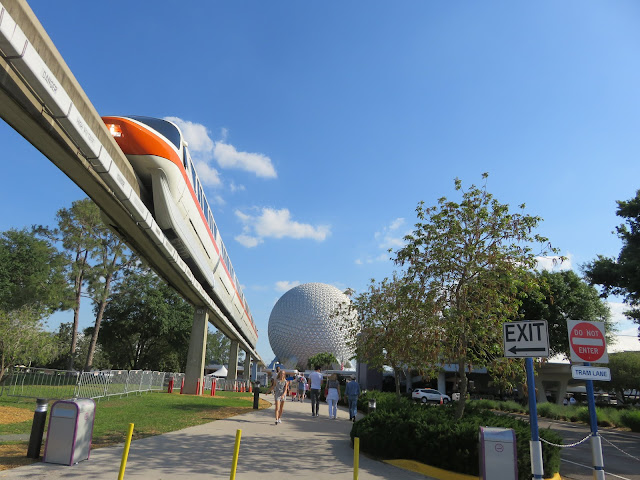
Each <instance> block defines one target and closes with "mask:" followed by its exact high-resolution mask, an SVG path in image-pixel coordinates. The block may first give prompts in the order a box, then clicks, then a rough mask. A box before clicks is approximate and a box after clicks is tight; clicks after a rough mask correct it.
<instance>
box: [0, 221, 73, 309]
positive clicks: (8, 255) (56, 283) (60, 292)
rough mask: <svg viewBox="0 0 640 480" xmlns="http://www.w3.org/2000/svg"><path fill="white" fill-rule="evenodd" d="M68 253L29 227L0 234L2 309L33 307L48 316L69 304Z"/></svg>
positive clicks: (0, 300) (0, 298)
mask: <svg viewBox="0 0 640 480" xmlns="http://www.w3.org/2000/svg"><path fill="white" fill-rule="evenodd" d="M64 264H65V259H64V256H63V255H61V254H60V253H59V252H58V251H57V250H56V248H55V247H54V246H53V245H52V244H51V242H49V241H48V240H46V239H40V238H38V237H37V236H36V235H35V233H34V232H28V231H27V230H25V229H23V230H8V231H6V232H2V233H1V234H0V310H2V311H4V312H5V313H8V312H11V311H13V310H19V309H21V308H23V307H29V309H30V311H31V312H32V313H33V314H34V315H36V316H37V317H38V318H44V317H45V316H48V315H50V314H51V313H53V312H54V311H56V310H59V309H62V308H65V307H66V305H67V304H66V303H65V301H67V300H68V294H69V291H68V289H67V288H66V282H65V277H64Z"/></svg>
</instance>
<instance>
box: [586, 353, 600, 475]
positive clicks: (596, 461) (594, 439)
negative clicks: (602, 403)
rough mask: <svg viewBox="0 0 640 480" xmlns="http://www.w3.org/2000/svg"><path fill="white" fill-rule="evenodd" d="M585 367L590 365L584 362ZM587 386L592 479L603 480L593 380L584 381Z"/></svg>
mask: <svg viewBox="0 0 640 480" xmlns="http://www.w3.org/2000/svg"><path fill="white" fill-rule="evenodd" d="M584 365H585V367H589V366H591V363H589V362H585V363H584ZM585 383H586V384H587V403H588V404H589V423H590V424H591V433H592V436H591V457H592V462H593V478H594V479H595V480H604V478H605V475H604V459H603V457H602V443H601V441H600V436H599V435H598V415H597V414H596V399H595V394H594V392H593V380H585Z"/></svg>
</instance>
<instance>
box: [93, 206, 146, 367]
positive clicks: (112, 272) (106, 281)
mask: <svg viewBox="0 0 640 480" xmlns="http://www.w3.org/2000/svg"><path fill="white" fill-rule="evenodd" d="M93 206H94V208H95V209H96V210H97V209H98V207H97V206H96V205H95V204H93ZM92 235H93V237H94V239H95V247H94V248H93V250H92V251H91V252H90V255H91V258H92V260H94V262H95V264H94V266H93V268H92V269H91V272H90V275H89V278H88V280H89V282H88V292H89V295H90V297H91V299H92V300H93V302H94V313H95V316H96V318H95V322H94V325H93V328H91V329H90V332H91V337H90V340H89V346H88V349H87V351H86V356H83V358H85V359H86V360H85V363H84V370H91V367H92V365H93V357H94V354H95V351H96V348H97V341H98V335H99V333H100V326H101V324H102V317H103V315H104V310H105V308H106V307H107V304H108V303H109V300H110V297H111V290H112V288H113V285H114V284H116V283H117V281H118V279H119V274H120V272H121V270H122V269H124V268H127V267H129V266H130V265H134V264H135V263H136V262H139V261H140V260H139V259H138V257H137V255H135V254H133V253H132V252H131V251H130V250H129V249H128V248H127V246H126V244H125V243H124V242H123V241H122V240H120V237H118V236H117V235H115V234H114V233H113V232H112V231H111V229H110V228H109V227H108V226H107V225H105V224H104V223H102V224H101V225H99V226H96V228H95V229H94V230H93V232H92Z"/></svg>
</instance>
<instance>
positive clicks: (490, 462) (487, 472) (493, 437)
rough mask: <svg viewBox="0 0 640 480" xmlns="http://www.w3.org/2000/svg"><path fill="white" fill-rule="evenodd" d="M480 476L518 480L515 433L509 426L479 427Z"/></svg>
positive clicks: (490, 479) (495, 479)
mask: <svg viewBox="0 0 640 480" xmlns="http://www.w3.org/2000/svg"><path fill="white" fill-rule="evenodd" d="M479 439H480V449H479V450H480V478H481V479H482V480H518V460H517V459H518V454H517V449H516V433H515V432H514V431H513V429H511V428H498V427H480V435H479Z"/></svg>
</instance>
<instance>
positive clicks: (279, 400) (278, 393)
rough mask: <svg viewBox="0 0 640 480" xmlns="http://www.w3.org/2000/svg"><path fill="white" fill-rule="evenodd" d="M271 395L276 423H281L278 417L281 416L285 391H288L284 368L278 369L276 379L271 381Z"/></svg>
mask: <svg viewBox="0 0 640 480" xmlns="http://www.w3.org/2000/svg"><path fill="white" fill-rule="evenodd" d="M272 391H273V396H274V398H275V401H276V425H277V424H279V423H282V422H281V420H280V418H281V417H282V410H283V409H284V403H285V400H286V399H287V392H288V391H289V382H288V381H287V378H286V376H285V373H284V370H280V372H279V373H278V376H277V377H276V381H275V382H274V383H273V388H272Z"/></svg>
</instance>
